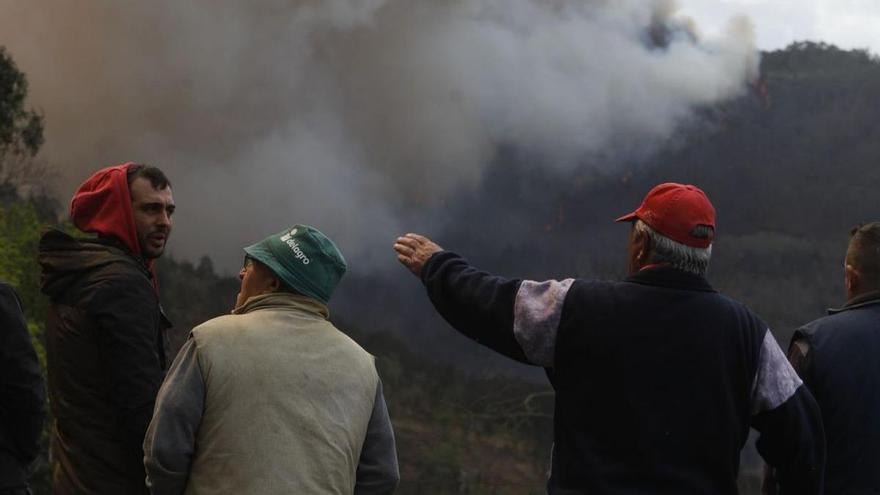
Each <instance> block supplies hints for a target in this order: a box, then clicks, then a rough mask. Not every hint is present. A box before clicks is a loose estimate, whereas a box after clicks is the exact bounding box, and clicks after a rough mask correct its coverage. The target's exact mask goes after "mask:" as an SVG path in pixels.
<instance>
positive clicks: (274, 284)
mask: <svg viewBox="0 0 880 495" xmlns="http://www.w3.org/2000/svg"><path fill="white" fill-rule="evenodd" d="M281 287H282V284H281V279H279V278H278V277H271V279H270V280H269V290H271V291H272V292H278V291H279V290H281Z"/></svg>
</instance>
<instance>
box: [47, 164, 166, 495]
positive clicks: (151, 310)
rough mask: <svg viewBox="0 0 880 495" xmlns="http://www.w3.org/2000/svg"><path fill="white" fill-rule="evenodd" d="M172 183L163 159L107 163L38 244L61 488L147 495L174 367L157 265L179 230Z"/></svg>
mask: <svg viewBox="0 0 880 495" xmlns="http://www.w3.org/2000/svg"><path fill="white" fill-rule="evenodd" d="M173 213H174V199H173V197H172V195H171V184H170V182H169V181H168V178H167V177H165V174H163V173H162V171H161V170H159V169H158V168H156V167H152V166H149V165H140V164H133V163H126V164H123V165H118V166H115V167H108V168H105V169H102V170H99V171H98V172H96V173H95V174H94V175H92V176H91V177H90V178H89V179H87V180H86V181H85V182H84V183H83V184H82V185H81V186H80V187H79V189H78V190H77V191H76V193H75V194H74V196H73V200H72V201H71V204H70V217H71V220H72V221H73V224H74V225H75V226H76V227H77V228H78V229H79V230H80V231H82V232H84V233H88V234H92V236H88V237H85V238H83V237H76V238H74V237H71V236H69V235H67V234H66V233H64V232H61V231H59V230H51V231H49V232H47V233H46V234H45V235H44V236H43V238H42V239H41V240H40V248H39V261H40V266H41V267H42V270H43V277H42V291H43V293H45V294H46V295H47V296H49V298H50V302H51V304H50V307H49V312H48V321H47V325H46V351H47V365H48V371H49V397H50V402H51V407H52V415H53V417H54V424H53V428H52V447H51V448H52V454H53V455H52V458H53V482H54V493H56V494H110V493H114V494H115V493H119V494H123V493H124V494H139V493H147V488H146V485H145V481H144V479H145V473H144V466H143V455H144V454H143V450H142V443H143V439H144V434H145V432H146V429H147V425H148V424H149V422H150V418H151V416H152V412H153V404H154V402H155V397H156V393H157V391H158V389H159V386H160V385H161V383H162V380H163V378H164V373H165V369H166V367H167V364H168V361H169V356H168V352H167V349H168V338H167V335H166V330H167V329H168V328H169V327H170V326H171V324H170V322H169V321H168V319H167V318H165V315H164V313H163V312H162V308H161V306H160V304H159V291H158V286H157V283H156V276H155V272H154V270H153V261H154V260H155V259H156V258H158V257H159V256H161V255H162V253H163V251H164V249H165V244H166V242H167V241H168V236H169V234H170V233H171V226H172V220H171V218H172V214H173Z"/></svg>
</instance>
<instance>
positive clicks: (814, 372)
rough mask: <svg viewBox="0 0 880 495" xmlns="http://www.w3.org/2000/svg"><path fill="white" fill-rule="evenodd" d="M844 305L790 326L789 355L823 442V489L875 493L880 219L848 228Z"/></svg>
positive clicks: (879, 445) (879, 435) (879, 489)
mask: <svg viewBox="0 0 880 495" xmlns="http://www.w3.org/2000/svg"><path fill="white" fill-rule="evenodd" d="M844 273H845V280H846V298H847V301H846V304H844V305H843V307H841V308H839V309H829V310H828V313H829V314H828V316H825V317H824V318H820V319H818V320H815V321H812V322H810V323H807V324H806V325H804V326H803V327H801V328H800V329H798V330H797V331H796V332H795V335H794V338H793V339H792V344H791V347H790V348H789V359H791V361H792V364H793V365H794V367H795V369H796V370H797V371H798V373H799V374H800V376H801V378H803V380H804V382H805V383H806V384H807V388H809V389H810V391H811V392H812V393H813V395H814V396H815V397H816V402H818V403H819V408H820V409H821V410H822V421H823V423H824V424H825V436H826V438H827V441H828V463H827V467H826V470H825V494H826V495H841V494H856V495H858V494H868V493H880V469H878V468H880V359H878V356H880V222H872V223H869V224H866V225H862V226H859V227H856V228H855V229H853V230H852V232H851V236H850V242H849V248H848V249H847V252H846V260H845V262H844Z"/></svg>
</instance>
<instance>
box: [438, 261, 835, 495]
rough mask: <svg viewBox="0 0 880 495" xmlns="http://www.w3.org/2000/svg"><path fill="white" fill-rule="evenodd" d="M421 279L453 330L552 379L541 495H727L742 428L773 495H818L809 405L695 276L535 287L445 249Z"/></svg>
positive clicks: (819, 440)
mask: <svg viewBox="0 0 880 495" xmlns="http://www.w3.org/2000/svg"><path fill="white" fill-rule="evenodd" d="M422 278H423V281H424V283H425V285H426V286H427V288H428V294H429V296H430V298H431V301H432V302H433V303H434V305H435V307H436V308H437V310H438V311H439V312H440V314H441V315H442V316H443V317H444V318H445V319H446V320H447V321H448V322H449V323H450V324H452V326H453V327H455V328H456V329H457V330H459V331H460V332H462V333H464V334H465V335H467V336H469V337H471V338H473V339H474V340H477V341H478V342H480V343H482V344H484V345H486V346H488V347H490V348H492V349H494V350H496V351H498V352H500V353H502V354H505V355H507V356H509V357H511V358H514V359H517V360H519V361H522V362H525V363H529V364H535V365H540V366H543V367H545V368H547V369H548V374H549V375H550V377H551V381H552V383H553V386H554V388H555V390H556V408H555V411H556V412H555V418H554V453H553V462H552V469H551V477H550V480H549V482H548V490H549V492H550V493H551V494H575V493H577V494H583V493H589V494H593V493H595V494H610V495H616V494H670V495H672V494H675V495H681V494H702V495H711V494H736V493H737V484H736V480H737V474H738V470H739V453H740V450H741V449H742V447H743V445H744V444H745V442H746V439H747V437H748V432H749V427H750V426H753V427H755V428H756V429H757V430H758V431H759V432H761V438H760V439H759V441H758V450H759V452H761V454H762V455H763V457H764V458H765V459H766V460H767V461H768V463H769V464H771V465H773V466H775V467H777V468H778V470H779V478H780V485H781V487H782V493H783V494H797V495H809V494H818V493H821V487H822V471H823V463H824V438H823V432H822V425H821V420H820V417H819V411H818V408H817V406H816V404H815V401H814V400H813V398H812V397H811V396H810V394H809V392H808V391H807V390H806V389H805V388H804V387H802V386H801V385H802V382H801V380H800V379H799V378H798V377H797V375H796V373H795V372H794V370H793V369H792V367H791V365H790V364H789V363H788V361H787V360H786V358H785V356H784V354H783V353H782V351H781V349H779V346H778V345H777V343H776V341H775V340H774V339H773V336H772V335H771V334H770V332H769V330H768V328H767V326H766V325H765V324H764V323H763V322H762V321H761V320H760V319H759V318H758V317H757V316H755V315H754V313H752V312H751V311H749V310H748V309H747V308H746V307H745V306H743V305H742V304H740V303H738V302H736V301H733V300H731V299H729V298H727V297H725V296H722V295H721V294H719V293H718V292H716V291H715V290H713V289H712V287H710V286H709V284H708V283H707V282H706V281H705V279H703V278H702V277H699V276H696V275H691V274H688V273H686V272H683V271H679V270H675V269H672V268H668V267H658V268H652V269H647V270H643V271H641V272H639V273H638V274H636V275H634V276H631V277H629V278H628V279H627V280H625V281H623V282H597V281H588V280H574V279H567V280H563V281H552V280H551V281H546V282H534V281H529V280H516V279H505V278H500V277H496V276H493V275H490V274H488V273H485V272H481V271H478V270H476V269H475V268H473V267H471V266H470V265H469V264H468V263H467V261H465V260H464V259H463V258H461V257H460V256H458V255H456V254H454V253H451V252H447V251H444V252H440V253H437V254H435V255H434V256H433V257H432V258H431V259H430V260H429V262H428V264H427V265H426V266H425V269H424V270H423V272H422Z"/></svg>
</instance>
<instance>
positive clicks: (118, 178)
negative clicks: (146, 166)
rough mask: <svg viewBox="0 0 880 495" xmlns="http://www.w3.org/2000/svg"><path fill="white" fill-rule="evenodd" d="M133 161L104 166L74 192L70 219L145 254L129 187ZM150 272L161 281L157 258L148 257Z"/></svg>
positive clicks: (155, 281)
mask: <svg viewBox="0 0 880 495" xmlns="http://www.w3.org/2000/svg"><path fill="white" fill-rule="evenodd" d="M132 165H134V163H132V162H128V163H123V164H122V165H116V166H115V167H107V168H103V169H101V170H99V171H97V172H95V174H94V175H92V176H91V177H89V178H88V179H86V181H85V182H83V183H82V185H80V186H79V188H78V189H77V190H76V192H75V193H74V194H73V199H72V200H71V201H70V219H71V220H73V225H75V226H76V228H78V229H79V230H81V231H83V232H89V233H94V234H98V235H100V236H103V237H112V238H114V239H116V240H117V241H119V242H121V243H122V245H123V246H125V247H126V248H128V250H129V251H131V252H132V253H134V255H135V256H137V257H139V258H140V257H141V246H140V243H139V242H138V233H137V226H136V225H135V222H134V211H133V210H132V208H131V192H130V191H129V189H128V176H127V174H128V168H129V167H131V166H132ZM144 266H146V267H147V269H148V270H149V271H150V278H151V279H152V281H153V287H154V288H155V289H156V291H157V292H158V289H159V284H158V282H157V280H156V272H155V270H154V268H153V260H144Z"/></svg>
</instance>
